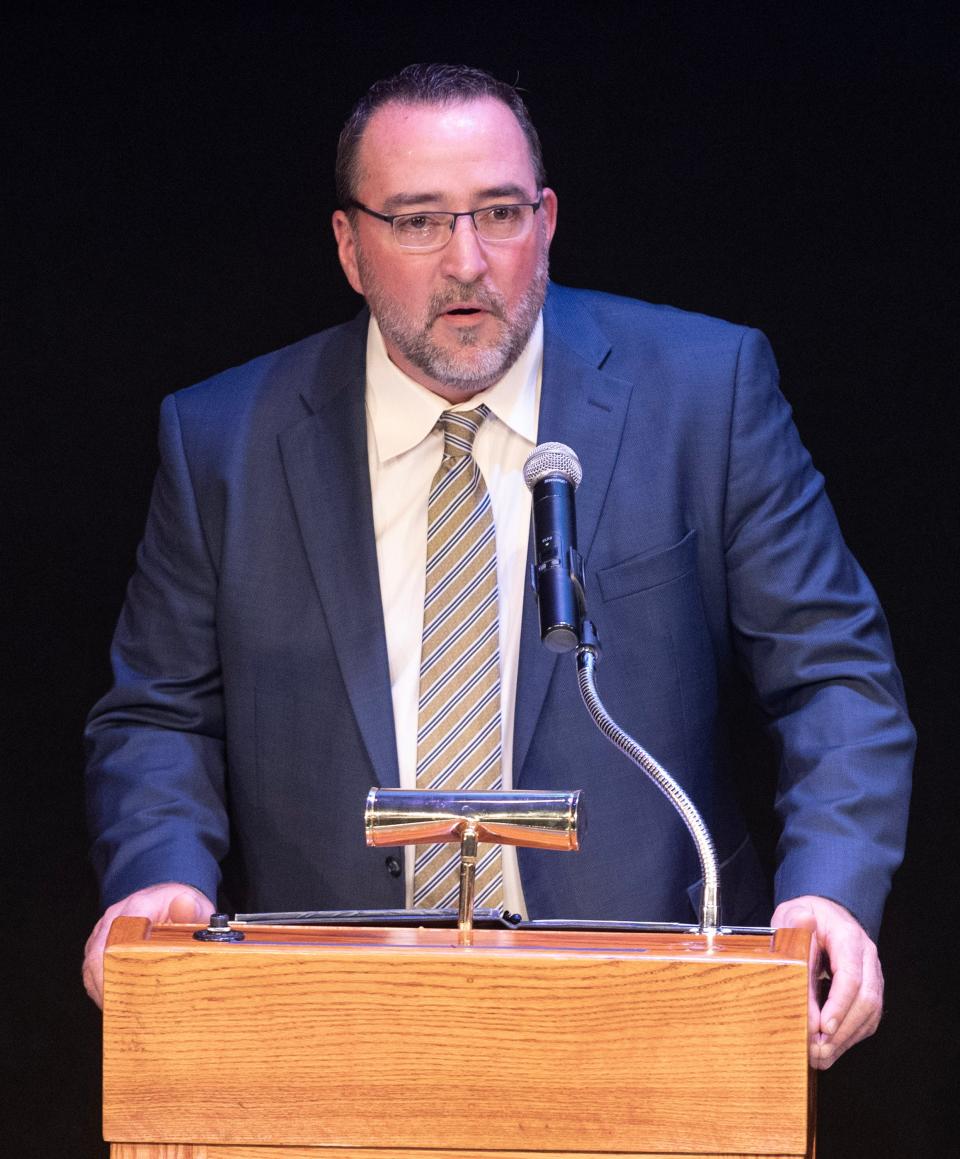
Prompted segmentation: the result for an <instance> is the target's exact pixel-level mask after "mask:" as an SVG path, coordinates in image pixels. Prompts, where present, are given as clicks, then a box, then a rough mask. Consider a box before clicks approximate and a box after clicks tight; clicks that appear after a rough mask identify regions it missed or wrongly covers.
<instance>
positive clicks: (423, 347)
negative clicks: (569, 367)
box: [333, 99, 557, 402]
mask: <svg viewBox="0 0 960 1159" xmlns="http://www.w3.org/2000/svg"><path fill="white" fill-rule="evenodd" d="M359 169H360V177H359V182H358V188H357V190H356V197H357V200H358V201H361V202H362V203H363V204H364V205H366V206H368V207H369V208H370V209H375V210H377V211H378V212H380V213H388V214H394V213H415V212H417V211H418V210H449V211H453V212H461V211H465V210H472V209H481V208H483V207H485V206H489V205H497V204H507V203H510V202H520V201H529V202H533V201H536V200H537V195H538V189H537V185H536V179H535V176H534V171H533V166H532V164H531V161H530V153H529V148H528V146H527V140H526V137H525V136H524V135H523V130H522V129H521V128H520V125H519V124H518V123H517V120H516V118H515V117H514V115H513V113H512V112H511V111H510V110H509V109H508V108H507V106H506V105H504V104H502V103H501V102H500V101H496V100H492V99H483V100H478V101H470V102H467V103H464V104H456V105H447V106H443V105H400V104H389V105H384V106H383V107H382V108H380V109H378V110H377V112H376V113H374V115H373V116H372V117H371V118H370V121H369V123H368V124H367V128H366V130H365V132H364V134H363V139H362V141H361V144H360V150H359ZM556 215H557V199H556V196H555V194H554V193H553V191H552V190H550V189H544V190H543V205H542V207H541V208H540V209H539V210H538V211H537V213H536V214H535V215H534V218H533V225H532V227H531V229H530V231H529V232H528V233H527V234H526V235H524V236H523V237H520V238H514V239H512V240H510V241H499V242H489V241H484V240H483V239H482V238H480V237H479V235H478V234H477V232H476V230H475V229H474V227H473V222H472V221H471V220H470V218H464V217H461V218H458V219H457V225H456V229H455V230H454V232H453V235H452V237H451V238H450V241H449V242H448V243H447V245H446V246H445V247H444V248H443V249H440V250H435V251H432V252H430V253H417V252H415V251H411V250H405V249H403V248H401V247H400V246H399V245H398V244H397V242H396V240H395V239H394V236H393V230H392V229H391V227H390V226H389V225H388V224H387V223H386V222H383V221H378V220H376V219H375V218H372V217H369V216H368V215H366V214H364V213H360V212H357V214H356V220H355V223H354V224H353V225H351V223H350V221H349V219H348V218H347V215H346V214H344V213H343V212H342V211H340V210H338V211H337V212H336V213H335V214H334V215H333V228H334V232H335V234H336V237H337V247H338V252H339V255H340V263H341V265H342V266H343V269H344V273H345V274H346V275H347V278H348V280H349V282H350V284H351V286H353V288H354V289H355V290H356V291H357V292H358V293H361V294H363V295H364V297H365V298H366V299H367V303H368V305H369V306H370V310H371V312H372V313H373V315H374V317H375V318H376V319H377V322H378V323H379V325H380V329H381V331H382V333H383V337H384V342H385V344H386V347H387V353H388V354H389V355H390V358H391V360H392V361H393V362H394V363H395V364H396V365H397V366H399V367H400V369H401V370H403V371H404V372H405V373H406V374H408V375H410V377H411V378H413V379H414V380H415V381H416V382H419V383H420V384H421V385H422V386H425V387H427V388H428V389H429V390H432V391H433V392H434V393H435V394H439V395H440V396H441V397H442V398H445V399H447V400H448V401H451V402H456V401H459V400H461V399H463V398H467V397H469V396H470V395H472V394H475V393H477V392H478V391H481V390H485V389H486V388H487V387H488V386H492V385H493V383H495V382H496V381H497V380H498V379H500V378H501V377H502V376H503V375H504V373H505V372H506V371H507V370H508V369H509V368H510V366H512V365H513V363H514V362H515V361H516V359H517V357H518V356H519V354H520V352H521V351H522V350H523V348H524V346H525V345H526V343H527V340H528V338H529V337H530V333H531V331H532V330H533V326H534V324H535V322H536V319H537V315H538V313H539V311H540V307H541V306H542V305H543V297H544V293H545V291H546V284H547V253H548V250H549V247H550V240H551V238H552V237H553V232H554V229H555V227H556Z"/></svg>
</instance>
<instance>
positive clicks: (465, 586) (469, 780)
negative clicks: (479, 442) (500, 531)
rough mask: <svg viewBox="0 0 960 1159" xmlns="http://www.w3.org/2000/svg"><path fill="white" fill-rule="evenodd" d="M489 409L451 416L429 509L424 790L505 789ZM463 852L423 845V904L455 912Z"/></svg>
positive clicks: (421, 738) (487, 897) (496, 863)
mask: <svg viewBox="0 0 960 1159" xmlns="http://www.w3.org/2000/svg"><path fill="white" fill-rule="evenodd" d="M489 413H490V412H489V411H488V409H487V408H486V407H485V406H481V407H478V408H477V409H476V410H472V411H460V412H459V413H457V412H454V411H445V412H444V413H443V414H442V415H441V416H440V419H439V422H438V426H440V428H441V429H442V430H443V460H442V462H441V464H440V468H439V470H438V471H437V473H436V475H435V476H434V479H433V485H432V487H431V489H430V501H429V504H428V508H427V578H426V594H425V597H424V607H423V645H422V650H421V654H420V711H419V716H418V720H417V788H418V789H420V790H426V789H442V790H445V791H453V790H471V791H477V792H481V791H483V792H486V791H490V790H494V789H499V788H500V786H501V778H500V641H499V609H498V601H497V548H496V533H495V530H494V526H493V511H492V509H491V507H490V496H489V495H488V494H487V488H486V484H485V483H484V481H483V476H482V475H481V474H480V468H479V467H478V466H477V464H476V461H475V460H474V458H473V439H474V436H475V435H476V433H477V430H478V428H479V426H480V424H481V423H482V422H483V420H484V419H485V418H486V417H487V415H488V414H489ZM459 867H460V846H459V845H458V844H456V843H453V844H446V845H422V846H418V847H417V852H416V869H415V873H414V883H413V904H414V905H415V906H426V907H444V908H448V907H451V906H455V905H456V903H457V892H458V886H459ZM476 889H477V892H476V904H477V905H478V906H500V905H501V904H502V902H503V877H502V873H501V862H500V848H499V846H496V845H481V846H480V850H479V858H478V862H477V887H476Z"/></svg>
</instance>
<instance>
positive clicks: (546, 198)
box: [542, 187, 557, 245]
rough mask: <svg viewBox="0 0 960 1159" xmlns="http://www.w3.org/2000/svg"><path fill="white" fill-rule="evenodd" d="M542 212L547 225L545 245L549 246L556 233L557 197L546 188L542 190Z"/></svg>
mask: <svg viewBox="0 0 960 1159" xmlns="http://www.w3.org/2000/svg"><path fill="white" fill-rule="evenodd" d="M542 212H543V216H544V218H545V220H546V223H547V245H549V244H550V242H551V241H553V235H554V234H555V233H556V232H557V195H556V193H554V191H553V190H552V189H549V188H546V187H545V188H544V190H543V207H542Z"/></svg>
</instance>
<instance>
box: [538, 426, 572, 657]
mask: <svg viewBox="0 0 960 1159" xmlns="http://www.w3.org/2000/svg"><path fill="white" fill-rule="evenodd" d="M582 478H583V468H582V467H581V466H580V460H579V459H578V458H577V456H576V453H575V452H574V451H572V450H571V449H570V448H569V447H568V446H566V444H564V443H541V444H540V446H539V447H536V448H535V449H534V450H533V451H531V452H530V454H529V455H528V456H527V461H526V463H524V465H523V481H524V482H525V483H526V485H527V486H528V487H529V488H530V490H531V492H532V493H533V546H534V558H535V562H534V563H533V564H532V565H531V577H530V578H531V581H532V584H533V589H534V591H535V592H536V593H537V603H538V605H539V608H540V639H541V640H542V641H543V643H544V644H545V645H546V646H547V648H549V649H550V651H551V652H569V651H571V649H573V648H576V646H577V644H578V643H579V641H580V626H581V620H582V618H583V561H582V559H581V558H580V554H579V552H578V551H577V513H576V507H575V504H574V498H573V497H574V492H575V491H576V489H577V487H579V486H580V480H581V479H582Z"/></svg>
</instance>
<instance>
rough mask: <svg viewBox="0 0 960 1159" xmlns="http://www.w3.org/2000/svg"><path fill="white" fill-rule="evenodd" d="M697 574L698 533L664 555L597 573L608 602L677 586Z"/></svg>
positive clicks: (653, 554) (642, 557) (643, 557)
mask: <svg viewBox="0 0 960 1159" xmlns="http://www.w3.org/2000/svg"><path fill="white" fill-rule="evenodd" d="M696 570H697V533H696V531H688V532H687V534H686V535H685V536H684V537H683V539H681V540H680V542H679V543H675V544H673V546H672V547H667V548H664V549H662V550H660V551H654V552H645V553H644V554H642V555H634V556H631V557H630V559H625V560H623V562H622V563H618V564H614V565H613V566H612V567H605V568H602V569H601V570H600V571H599V572H598V573H597V581H598V584H599V587H600V594H601V596H602V597H603V599H604V601H607V602H609V601H611V600H620V599H623V598H624V597H625V596H630V595H634V594H635V593H637V592H647V591H651V590H652V589H653V588H658V587H662V586H663V585H664V584H670V583H674V582H675V581H677V580H680V579H683V577H684V576H687V575H690V574H693V575H694V577H695V576H696Z"/></svg>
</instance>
